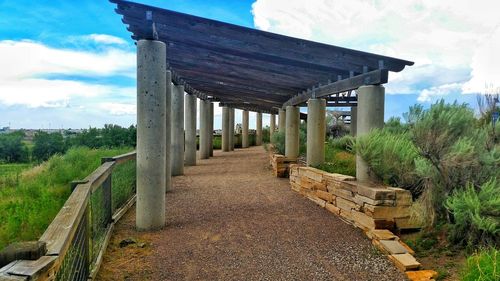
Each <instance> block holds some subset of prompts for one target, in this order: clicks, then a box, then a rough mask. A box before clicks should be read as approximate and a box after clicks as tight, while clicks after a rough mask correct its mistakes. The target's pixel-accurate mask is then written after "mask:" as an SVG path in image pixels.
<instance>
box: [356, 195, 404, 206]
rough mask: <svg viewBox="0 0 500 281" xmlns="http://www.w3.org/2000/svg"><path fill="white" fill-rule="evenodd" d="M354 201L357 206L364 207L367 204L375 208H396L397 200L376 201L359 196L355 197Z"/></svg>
mask: <svg viewBox="0 0 500 281" xmlns="http://www.w3.org/2000/svg"><path fill="white" fill-rule="evenodd" d="M354 201H355V202H356V204H358V205H361V206H363V205H364V204H365V203H367V204H370V205H374V206H394V204H395V200H376V199H371V198H368V197H365V196H362V195H359V194H355V195H354Z"/></svg>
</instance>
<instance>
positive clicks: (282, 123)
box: [278, 108, 286, 133]
mask: <svg viewBox="0 0 500 281" xmlns="http://www.w3.org/2000/svg"><path fill="white" fill-rule="evenodd" d="M278 122H279V124H278V132H280V133H284V132H285V131H286V129H285V128H286V112H285V110H283V109H281V108H280V109H279V111H278Z"/></svg>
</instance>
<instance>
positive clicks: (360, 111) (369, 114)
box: [356, 85, 385, 182]
mask: <svg viewBox="0 0 500 281" xmlns="http://www.w3.org/2000/svg"><path fill="white" fill-rule="evenodd" d="M357 94H358V107H357V122H356V124H357V125H356V127H357V128H356V134H357V136H363V135H366V134H368V133H370V131H371V130H372V129H375V128H382V127H383V126H384V102H385V89H384V87H383V86H373V85H370V86H362V87H359V89H358V90H357ZM356 179H357V180H358V181H361V182H364V181H370V180H373V179H374V176H373V175H371V173H370V171H369V168H368V164H367V163H366V162H365V161H364V160H363V159H362V158H361V156H359V155H356Z"/></svg>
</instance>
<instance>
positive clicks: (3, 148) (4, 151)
mask: <svg viewBox="0 0 500 281" xmlns="http://www.w3.org/2000/svg"><path fill="white" fill-rule="evenodd" d="M23 136H24V133H23V132H21V133H18V132H16V133H11V134H5V135H0V161H1V162H6V163H19V162H26V161H27V160H28V149H27V148H26V146H25V145H24V144H23Z"/></svg>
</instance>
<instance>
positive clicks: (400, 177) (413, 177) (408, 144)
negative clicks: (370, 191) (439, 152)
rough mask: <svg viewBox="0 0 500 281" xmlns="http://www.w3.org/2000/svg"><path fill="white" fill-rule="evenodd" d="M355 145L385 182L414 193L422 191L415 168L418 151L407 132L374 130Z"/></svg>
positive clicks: (357, 150)
mask: <svg viewBox="0 0 500 281" xmlns="http://www.w3.org/2000/svg"><path fill="white" fill-rule="evenodd" d="M354 148H355V150H356V152H357V153H359V154H360V155H361V157H363V159H364V160H365V161H367V162H368V163H369V166H370V168H371V170H372V171H373V172H374V173H375V175H377V176H378V177H379V178H380V179H382V180H383V181H384V183H386V184H389V185H392V186H397V187H401V188H405V189H408V190H411V191H412V193H413V194H415V195H417V194H420V193H421V186H422V181H421V179H420V178H419V177H418V176H417V171H416V167H415V159H418V158H419V154H418V151H417V148H416V147H415V145H414V144H413V143H412V141H411V140H410V138H409V136H408V134H404V133H403V134H393V133H390V132H388V131H387V130H386V129H383V130H374V131H372V133H370V134H369V135H366V136H362V137H359V138H358V139H357V141H356V144H355V145H354Z"/></svg>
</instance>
